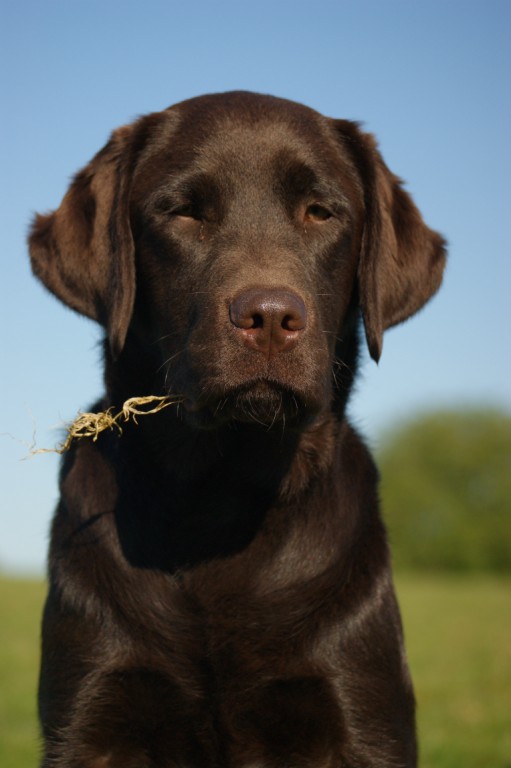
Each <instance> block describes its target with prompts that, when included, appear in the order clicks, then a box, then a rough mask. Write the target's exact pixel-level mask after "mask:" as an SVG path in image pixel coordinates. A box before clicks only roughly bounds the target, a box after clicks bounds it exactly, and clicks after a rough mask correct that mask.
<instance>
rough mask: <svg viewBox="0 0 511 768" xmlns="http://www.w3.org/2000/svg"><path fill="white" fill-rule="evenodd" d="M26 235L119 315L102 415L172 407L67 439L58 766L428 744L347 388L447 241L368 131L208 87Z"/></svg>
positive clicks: (365, 759)
mask: <svg viewBox="0 0 511 768" xmlns="http://www.w3.org/2000/svg"><path fill="white" fill-rule="evenodd" d="M419 149H420V148H418V150H419ZM30 253H31V258H32V266H33V269H34V272H35V274H36V275H37V276H38V277H39V278H40V279H41V280H42V282H43V283H44V284H45V285H46V286H47V288H49V290H50V291H52V292H53V293H54V294H56V295H57V296H58V298H59V299H61V300H62V301H63V302H64V303H65V304H67V305H69V306H70V307H72V308H73V309H75V310H76V311H78V312H80V313H82V314H84V315H87V316H88V317H90V318H93V319H94V320H96V321H98V322H99V323H100V324H101V325H102V326H103V327H104V329H105V345H104V360H105V385H106V394H105V397H104V399H103V400H102V401H101V402H100V403H97V404H96V405H95V408H94V409H95V410H97V411H105V410H107V409H108V408H110V407H115V408H117V409H119V408H120V407H122V404H123V403H124V402H125V401H126V400H127V399H128V398H131V397H143V396H146V395H157V396H164V395H172V396H175V397H176V398H177V399H179V401H180V402H179V404H177V405H172V406H169V407H167V408H165V409H164V410H162V411H160V412H159V413H156V414H153V415H150V416H145V417H143V418H140V419H139V420H138V423H134V422H131V423H127V424H125V425H124V426H123V431H122V434H119V432H118V431H106V432H104V433H102V434H101V435H100V436H99V438H98V439H97V440H96V441H90V440H86V439H84V440H80V441H75V443H74V445H73V447H72V448H71V450H70V451H69V452H68V453H67V454H66V456H65V458H64V461H63V466H62V471H61V480H60V487H61V500H60V503H59V505H58V508H57V511H56V515H55V518H54V522H53V529H52V538H51V549H50V556H49V579H50V589H49V596H48V600H47V603H46V609H45V613H44V621H43V655H42V669H41V678H40V692H39V706H40V717H41V722H42V729H43V735H44V756H43V758H42V766H44V767H45V768H64V767H65V768H411V767H412V766H415V765H416V744H415V724H414V698H413V692H412V686H411V683H410V679H409V675H408V671H407V665H406V659H405V654H404V649H403V639H402V631H401V623H400V617H399V612H398V608H397V605H396V600H395V596H394V590H393V586H392V578H391V572H390V565H389V552H388V548H387V542H386V536H385V530H384V527H383V524H382V521H381V518H380V512H379V508H378V488H377V485H378V478H377V472H376V469H375V467H374V464H373V462H372V460H371V457H370V455H369V453H368V451H367V449H366V448H365V446H364V444H363V443H362V441H361V440H360V438H359V437H358V435H357V434H356V433H355V432H354V430H353V429H352V428H351V427H350V426H349V424H348V423H347V421H346V418H345V410H346V403H347V399H348V397H349V394H350V390H351V387H352V383H353V378H354V376H355V372H356V368H357V356H358V347H359V336H360V337H361V343H367V344H368V347H369V351H370V354H371V356H372V357H373V358H374V359H375V360H377V359H378V358H379V357H380V354H381V352H382V337H383V333H384V331H385V329H387V328H389V326H392V325H394V324H396V323H399V322H401V321H402V320H405V319H406V318H407V317H409V316H410V315H412V314H413V313H414V312H416V311H417V310H418V309H420V307H422V305H423V304H424V303H425V302H426V301H427V300H428V299H429V298H430V296H431V295H432V294H433V293H434V292H435V291H436V290H437V288H438V286H439V285H440V281H441V277H442V270H443V267H444V261H445V253H444V244H443V240H442V238H441V237H440V236H439V235H438V234H436V233H435V232H433V231H432V230H430V229H428V227H427V226H426V225H425V224H424V222H423V221H422V218H421V216H420V214H419V212H418V211H417V209H416V207H415V206H414V204H413V202H412V200H411V198H410V196H409V195H408V194H407V192H406V191H404V190H403V188H402V186H401V184H400V181H399V179H398V178H396V177H395V176H394V175H393V174H392V173H391V172H390V171H389V169H388V168H387V167H386V165H385V164H384V162H383V160H382V158H381V156H380V154H379V152H378V149H377V147H376V143H375V141H374V139H373V138H372V137H371V136H370V135H368V134H365V133H363V132H362V131H361V130H360V129H359V127H358V126H357V125H356V124H355V123H352V122H349V121H346V120H334V119H329V118H325V117H323V116H321V115H319V114H318V113H316V112H314V111H313V110H311V109H308V108H307V107H303V106H301V105H299V104H295V103H292V102H289V101H285V100H282V99H277V98H272V97H269V96H260V95H256V94H250V93H243V92H240V93H227V94H220V95H214V96H204V97H200V98H196V99H192V100H190V101H186V102H184V103H181V104H178V105H177V106H174V107H171V108H170V109H167V110H165V111H163V112H160V113H157V114H151V115H148V116H146V117H143V118H141V119H139V120H138V121H136V122H135V123H133V124H132V125H129V126H126V127H123V128H120V129H119V130H117V131H115V132H114V133H113V135H112V137H111V139H110V141H109V142H108V144H107V145H106V146H105V147H104V148H103V149H102V150H101V151H100V152H99V153H98V154H97V155H96V156H95V157H94V158H93V160H92V161H91V162H90V163H89V165H87V166H86V167H85V168H84V169H83V170H82V171H80V172H79V173H78V174H77V176H76V177H75V179H74V181H73V183H72V184H71V186H70V188H69V191H68V192H67V194H66V196H65V197H64V199H63V201H62V204H61V205H60V207H59V208H58V210H56V211H55V212H54V213H52V214H50V215H44V216H38V217H37V218H36V219H35V221H34V224H33V227H32V230H31V234H30ZM359 331H360V333H359ZM362 337H365V338H364V340H363V342H362ZM78 405H80V404H77V406H78Z"/></svg>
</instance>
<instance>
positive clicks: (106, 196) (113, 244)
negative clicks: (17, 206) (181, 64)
mask: <svg viewBox="0 0 511 768" xmlns="http://www.w3.org/2000/svg"><path fill="white" fill-rule="evenodd" d="M131 133H132V129H131V127H129V126H128V127H124V128H120V129H118V130H117V131H115V132H114V133H113V134H112V137H111V139H110V141H109V142H108V144H107V145H106V146H105V147H104V148H103V149H102V150H101V151H100V152H99V153H98V154H97V155H96V156H95V157H94V159H93V160H92V161H91V162H90V163H89V165H87V166H86V167H85V168H84V169H83V170H82V171H80V172H79V173H78V174H77V175H76V177H75V179H74V181H73V182H72V184H71V186H70V187H69V189H68V191H67V193H66V195H65V197H64V199H63V200H62V203H61V204H60V207H59V208H58V209H57V210H56V211H54V212H53V213H50V214H47V215H37V216H36V217H35V220H34V222H33V224H32V228H31V231H30V235H29V246H30V258H31V262H32V269H33V271H34V273H35V274H36V275H37V277H38V278H39V279H40V280H41V281H42V282H43V283H44V285H45V286H46V287H47V288H48V289H49V290H50V291H52V293H54V294H55V295H56V296H58V298H59V299H61V300H62V301H63V302H64V303H65V304H67V305H68V306H70V307H71V308H72V309H74V310H76V311H77V312H80V313H81V314H83V315H86V316H87V317H90V318H92V319H94V320H97V321H98V322H99V323H101V324H102V325H103V326H104V327H105V328H106V329H107V332H108V336H109V340H110V345H111V348H112V352H113V354H114V356H116V355H118V354H119V352H120V350H121V349H122V347H123V344H124V340H125V338H126V333H127V330H128V325H129V322H130V319H131V314H132V311H133V302H134V297H135V264H134V244H133V238H132V235H131V228H130V222H129V210H128V209H129V188H130V176H131V174H130V168H129V165H130V161H129V157H130V151H129V147H130V138H131Z"/></svg>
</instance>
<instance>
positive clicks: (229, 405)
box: [183, 379, 316, 429]
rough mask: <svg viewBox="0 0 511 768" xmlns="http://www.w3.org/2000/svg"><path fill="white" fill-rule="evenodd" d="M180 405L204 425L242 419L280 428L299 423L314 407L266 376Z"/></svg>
mask: <svg viewBox="0 0 511 768" xmlns="http://www.w3.org/2000/svg"><path fill="white" fill-rule="evenodd" d="M183 406H184V410H185V413H186V415H187V417H188V419H189V420H191V421H192V422H193V423H194V424H195V425H196V426H201V427H203V428H207V427H214V426H217V425H219V424H222V423H226V422H241V423H245V424H256V425H257V424H259V425H260V426H261V427H264V428H265V429H272V428H273V427H278V428H279V429H282V428H283V427H284V426H298V425H300V424H302V423H303V422H305V421H307V420H308V419H309V418H310V417H311V415H312V413H313V412H315V411H316V409H315V408H314V407H313V405H312V404H311V403H308V402H306V400H305V399H304V397H303V395H301V394H299V393H297V392H295V391H293V390H291V389H290V388H288V387H285V386H283V385H282V384H280V383H278V382H274V381H271V380H267V379H257V380H255V381H253V382H251V383H249V384H245V385H243V386H240V387H236V388H234V389H232V390H229V391H226V392H223V393H221V394H218V393H215V395H214V396H213V395H212V396H209V397H207V398H205V399H204V400H202V401H201V400H194V399H192V398H187V399H186V400H185V401H184V403H183Z"/></svg>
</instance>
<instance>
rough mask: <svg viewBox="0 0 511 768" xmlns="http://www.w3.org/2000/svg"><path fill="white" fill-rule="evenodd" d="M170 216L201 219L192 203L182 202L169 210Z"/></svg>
mask: <svg viewBox="0 0 511 768" xmlns="http://www.w3.org/2000/svg"><path fill="white" fill-rule="evenodd" d="M170 214H171V215H172V216H181V217H182V218H184V219H195V220H196V221H200V220H201V216H200V213H199V211H198V210H197V208H196V207H195V206H194V205H193V204H192V203H184V204H183V205H179V206H177V207H176V208H174V209H172V210H171V211H170Z"/></svg>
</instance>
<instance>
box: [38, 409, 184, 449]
mask: <svg viewBox="0 0 511 768" xmlns="http://www.w3.org/2000/svg"><path fill="white" fill-rule="evenodd" d="M182 400H183V398H181V397H171V396H169V395H163V396H161V397H160V396H158V395H147V396H145V397H130V398H129V399H128V400H125V402H124V403H123V406H122V408H121V410H120V411H118V412H117V413H114V408H113V407H111V408H108V409H107V410H106V411H100V412H99V413H79V414H78V416H77V417H76V419H75V420H74V421H73V423H72V424H70V425H69V426H68V428H67V437H66V439H65V441H64V442H63V443H62V445H60V446H57V448H38V449H37V450H33V451H31V452H30V453H31V454H36V453H60V454H62V453H65V452H66V451H68V450H69V448H70V447H71V445H72V443H73V440H81V439H83V438H84V437H90V438H92V441H93V442H95V441H96V440H97V439H98V436H99V435H100V433H101V432H104V431H105V429H110V430H112V429H117V430H118V431H119V434H122V426H121V424H123V423H126V422H127V421H129V420H130V419H132V420H133V421H134V422H135V424H137V423H138V422H137V416H149V415H150V414H153V413H158V412H159V411H162V410H163V409H164V408H167V407H168V406H169V405H176V404H177V403H180V402H182ZM148 405H153V407H152V408H146V407H144V406H148Z"/></svg>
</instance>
